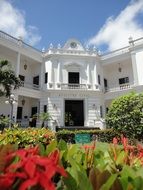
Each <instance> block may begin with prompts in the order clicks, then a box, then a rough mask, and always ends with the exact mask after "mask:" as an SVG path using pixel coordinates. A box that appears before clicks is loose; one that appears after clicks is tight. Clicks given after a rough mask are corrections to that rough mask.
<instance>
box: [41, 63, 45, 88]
mask: <svg viewBox="0 0 143 190" xmlns="http://www.w3.org/2000/svg"><path fill="white" fill-rule="evenodd" d="M44 64H45V63H44V61H43V62H42V63H41V73H40V88H41V89H42V87H43V84H44V78H43V77H45V72H44ZM43 73H44V74H43Z"/></svg>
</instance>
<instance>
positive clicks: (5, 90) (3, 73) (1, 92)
mask: <svg viewBox="0 0 143 190" xmlns="http://www.w3.org/2000/svg"><path fill="white" fill-rule="evenodd" d="M20 86H21V82H20V79H19V78H18V77H16V76H15V73H14V71H13V70H12V68H11V66H10V64H9V63H8V61H7V60H2V61H0V96H10V94H11V91H12V89H16V88H19V87H20Z"/></svg>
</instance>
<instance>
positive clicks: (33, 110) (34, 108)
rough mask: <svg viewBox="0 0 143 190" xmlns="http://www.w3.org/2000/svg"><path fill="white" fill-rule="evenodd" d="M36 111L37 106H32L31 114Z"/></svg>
mask: <svg viewBox="0 0 143 190" xmlns="http://www.w3.org/2000/svg"><path fill="white" fill-rule="evenodd" d="M36 113H37V107H32V109H31V116H33V115H35V114H36Z"/></svg>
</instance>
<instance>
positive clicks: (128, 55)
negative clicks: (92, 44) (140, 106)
mask: <svg viewBox="0 0 143 190" xmlns="http://www.w3.org/2000/svg"><path fill="white" fill-rule="evenodd" d="M0 59H1V60H5V59H6V60H8V61H9V62H10V63H11V65H12V67H13V69H14V70H15V73H16V75H17V76H19V77H20V79H21V81H22V84H23V85H22V87H20V88H19V89H18V90H15V91H13V94H14V95H15V98H16V100H17V103H16V104H14V109H13V118H14V119H15V121H17V122H20V123H21V125H22V126H28V123H29V118H30V117H31V116H32V115H33V114H35V113H41V112H49V113H50V115H51V116H52V118H53V120H52V121H50V123H49V125H51V124H52V122H53V121H54V124H55V125H58V126H87V127H88V126H89V127H101V128H102V127H103V125H102V124H103V123H102V122H103V121H104V116H105V114H106V112H107V110H108V107H109V105H110V103H111V101H112V100H113V99H115V98H116V97H118V96H120V95H123V94H125V93H129V92H131V91H136V92H143V38H140V39H137V40H133V39H132V38H130V39H129V45H128V46H127V47H123V48H121V49H118V50H116V51H113V52H110V53H108V54H103V55H102V54H99V53H98V52H97V51H96V49H95V48H93V49H92V50H91V49H88V48H84V47H83V46H82V44H81V43H80V42H79V41H77V40H75V39H70V40H68V41H67V42H66V43H65V45H64V46H63V47H61V46H60V45H58V47H57V48H55V47H53V46H52V44H51V45H50V47H49V49H48V50H47V51H38V50H37V49H35V48H33V47H31V46H29V45H27V44H26V43H24V42H23V41H22V40H21V39H16V38H14V37H12V36H10V35H8V34H6V33H4V32H2V31H0ZM5 100H6V98H4V97H3V98H2V97H1V98H0V115H1V114H4V115H6V116H7V115H9V114H10V105H8V104H5ZM38 124H39V122H38V121H37V125H38ZM51 126H52V125H51Z"/></svg>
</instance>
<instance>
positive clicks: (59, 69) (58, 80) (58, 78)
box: [57, 62, 61, 84]
mask: <svg viewBox="0 0 143 190" xmlns="http://www.w3.org/2000/svg"><path fill="white" fill-rule="evenodd" d="M60 83H61V63H60V62H58V68H57V84H60Z"/></svg>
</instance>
